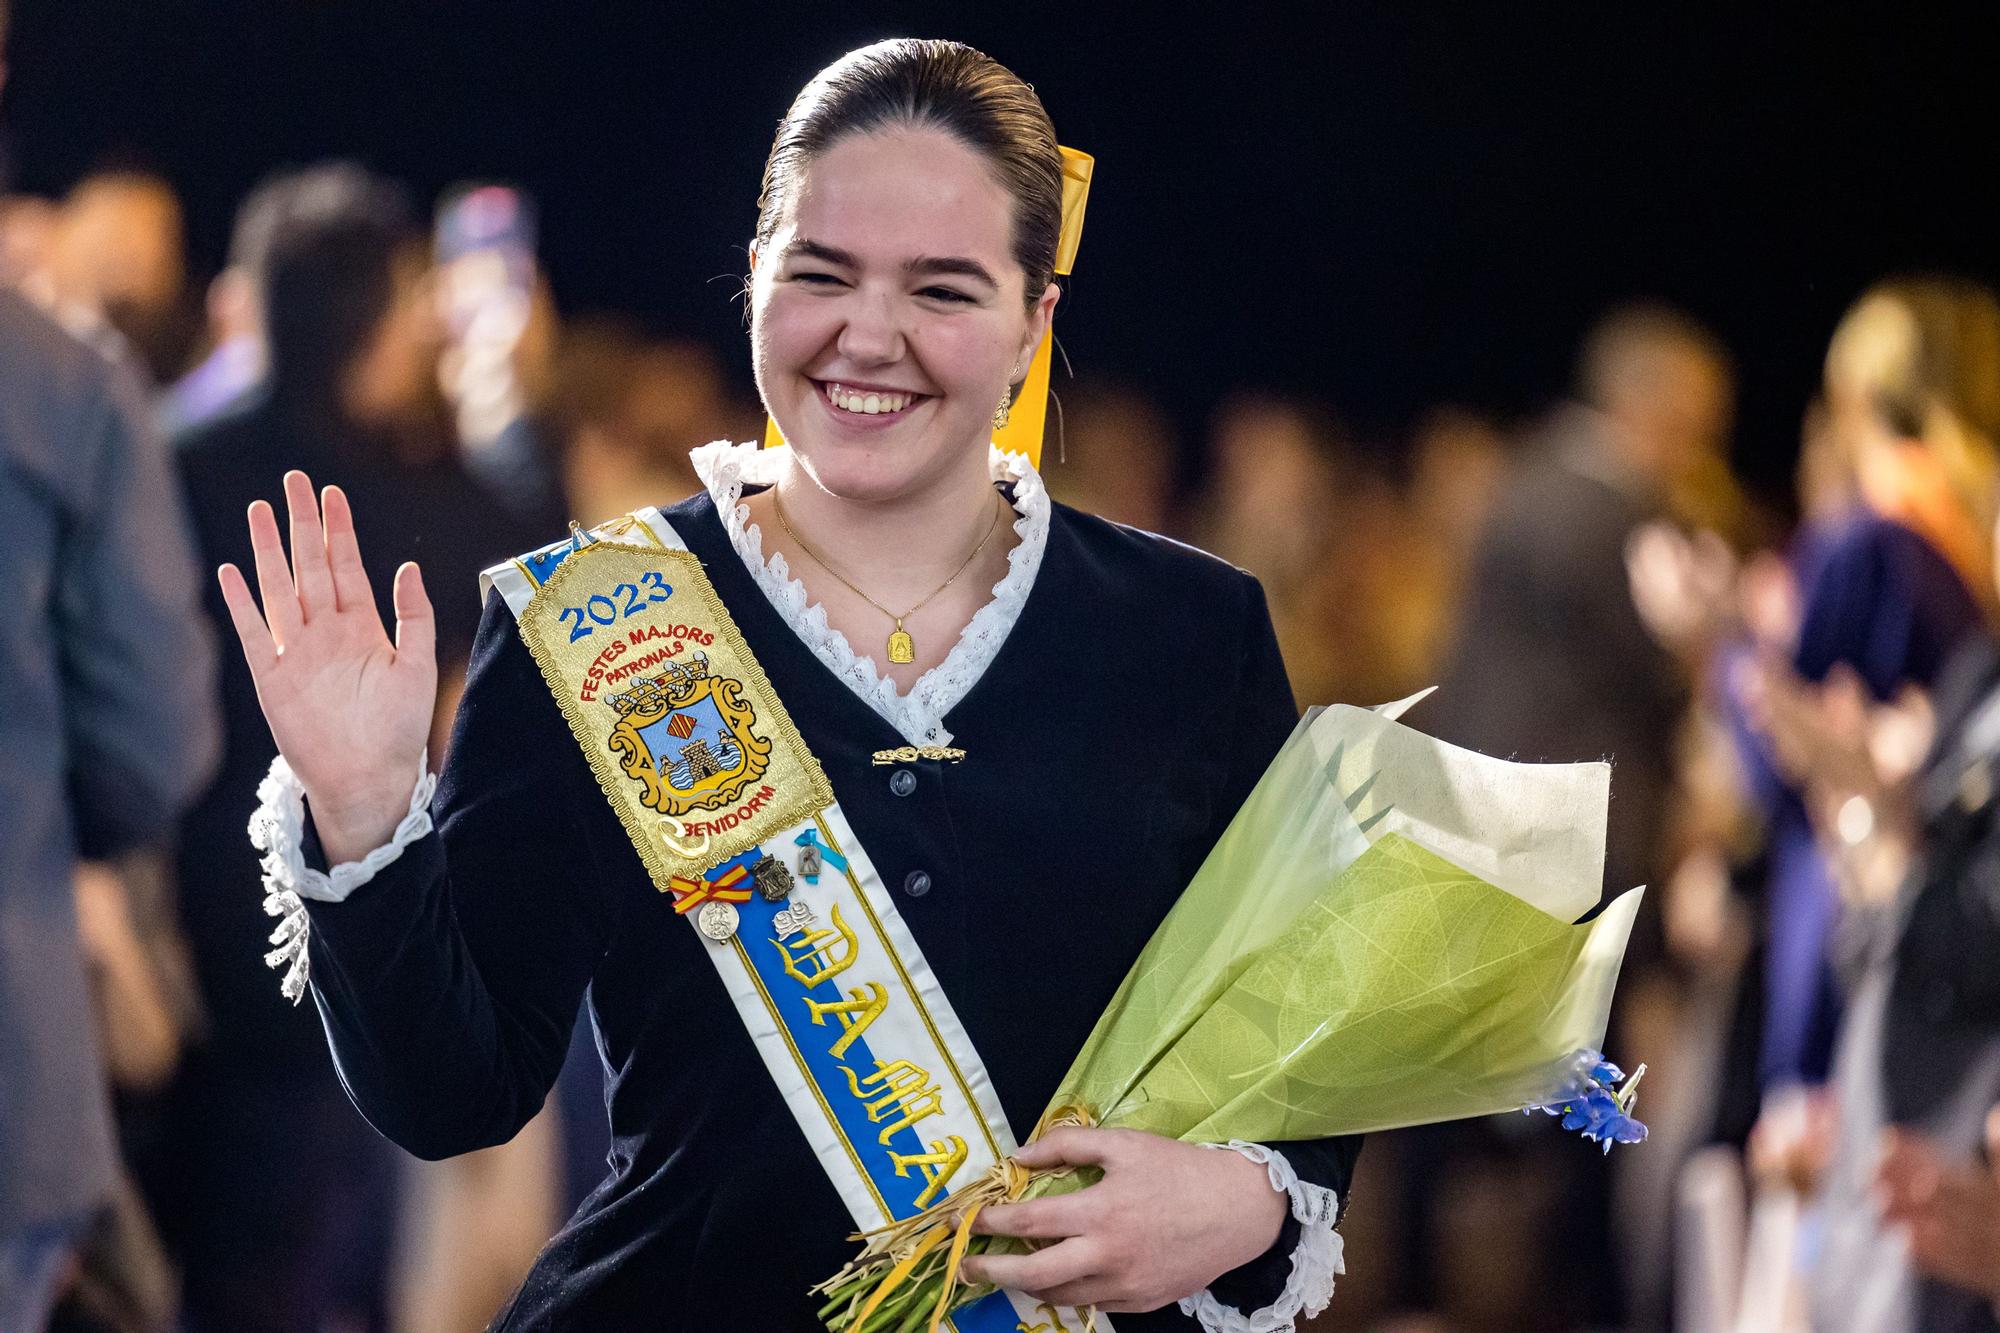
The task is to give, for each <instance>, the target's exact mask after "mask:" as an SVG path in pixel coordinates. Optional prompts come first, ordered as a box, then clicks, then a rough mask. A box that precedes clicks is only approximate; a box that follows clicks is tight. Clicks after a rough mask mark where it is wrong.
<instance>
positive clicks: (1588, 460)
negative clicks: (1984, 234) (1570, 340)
mask: <svg viewBox="0 0 2000 1333" xmlns="http://www.w3.org/2000/svg"><path fill="white" fill-rule="evenodd" d="M1733 410H1734V392H1733V384H1732V374H1731V370H1730V363H1729V358H1728V355H1727V353H1726V352H1725V350H1724V349H1723V348H1722V346H1721V344H1720V343H1719V342H1718V341H1717V340H1716V338H1715V337H1714V335H1713V334H1711V333H1710V332H1709V331H1708V330H1706V329H1705V328H1703V327H1702V326H1701V325H1699V324H1698V323H1696V322H1695V321H1693V320H1692V319H1690V318H1689V317H1687V316H1686V315H1683V314H1681V313H1679V312H1678V311H1674V310H1669V309H1665V308H1661V307H1657V306H1633V307H1627V308H1623V309H1619V310H1615V311H1613V312H1612V313H1610V314H1609V315H1607V316H1606V317H1604V318H1603V319H1602V320H1601V321H1600V322H1599V323H1598V324H1597V325H1596V326H1595V327H1594V328H1593V329H1592V330H1591V331H1590V332H1589V334H1588V335H1587V337H1586V338H1585V340H1584V344H1583V348H1582V351H1581V354H1580V356H1579V358H1578V367H1577V377H1576V390H1575V396H1574V398H1573V399H1572V401H1570V402H1568V403H1565V404H1563V405H1561V406H1559V407H1558V408H1556V409H1555V410H1554V411H1553V412H1552V413H1550V414H1549V415H1548V417H1547V418H1546V419H1545V420H1544V421H1542V422H1541V423H1540V424H1539V426H1537V427H1536V428H1535V429H1533V430H1532V431H1531V432H1530V433H1529V435H1528V437H1527V439H1526V442H1525V445H1524V451H1523V453H1522V454H1521V456H1520V457H1519V458H1518V459H1517V460H1516V461H1515V463H1514V464H1513V465H1512V466H1511V467H1510V468H1509V469H1508V471H1507V473H1506V476H1505V478H1504V480H1503V481H1502V482H1501V484H1500V486H1499V489H1498V493H1497V495H1496V497H1495V498H1494V500H1493V503H1492V508H1491V511H1490V512H1489V514H1488V516H1487V519H1486V522H1485V525H1484V527H1483V529H1482V531H1481V533H1480V536H1479V539H1478V542H1477V545H1476V547H1475V550H1474V553H1473V556H1472V562H1471V567H1470V570H1469V572H1468V574H1467V575H1466V581H1465V585H1464V586H1465V590H1466V604H1465V609H1464V612H1463V613H1462V615H1461V616H1460V617H1459V618H1458V621H1457V627H1456V628H1457V632H1456V636H1455V642H1454V644H1453V646H1452V647H1451V649H1450V650H1449V652H1448V654H1447V661H1446V665H1445V668H1444V670H1443V673H1442V677H1441V684H1442V688H1441V689H1440V690H1439V692H1438V695H1437V698H1436V699H1435V700H1433V701H1430V702H1427V703H1426V704H1425V705H1424V708H1425V710H1426V713H1427V717H1426V724H1427V725H1428V727H1429V728H1430V729H1431V730H1432V731H1434V733H1435V734H1436V735H1438V736H1439V737H1441V738H1443V739H1445V740H1449V741H1451V742H1453V743H1455V744H1459V745H1464V746H1467V747H1468V748H1471V749H1474V750H1479V751H1481V752H1484V753H1487V754H1493V755H1498V756H1503V757H1509V758H1514V759H1521V760H1535V761H1576V760H1597V759H1609V760H1610V761H1611V762H1612V764H1613V771H1612V801H1611V810H1610V821H1609V827H1608V829H1607V831H1606V841H1605V880H1606V883H1607V886H1608V887H1610V888H1611V889H1612V891H1614V892H1618V891H1623V890H1625V889H1627V888H1630V887H1632V886H1634V885H1638V884H1648V883H1656V882H1658V881H1659V880H1660V878H1661V877H1662V872H1663V871H1664V870H1665V869H1666V860H1665V852H1666V847H1665V834H1666V831H1667V826H1668V813H1669V811H1670V809H1671V807H1672V803H1673V801H1674V799H1675V770H1676V758H1675V746H1676V738H1677V735H1678V733H1679V729H1680V726H1681V724H1682V720H1683V717H1684V715H1685V712H1686V709H1687V705H1688V702H1689V698H1690V682H1691V677H1692V675H1693V672H1694V670H1695V669H1696V667H1695V660H1694V659H1695V658H1697V657H1698V655H1699V645H1698V644H1695V643H1686V644H1683V643H1668V642H1663V641H1662V640H1661V639H1660V638H1659V637H1658V636H1656V634H1655V633H1654V631H1653V629H1652V628H1651V627H1650V626H1649V625H1648V623H1647V621H1646V619H1645V618H1644V617H1643V615H1642V614H1641V610H1640V608H1639V606H1638V604H1637V603H1636V602H1635V599H1634V588H1633V581H1632V578H1631V575H1630V572H1629V569H1628V563H1627V548H1628V545H1629V544H1630V543H1631V541H1632V539H1633V538H1634V536H1635V535H1636V534H1638V533H1640V532H1641V531H1642V530H1643V529H1644V528H1645V527H1646V525H1648V524H1649V523H1653V522H1656V521H1660V520H1663V519H1668V518H1671V517H1674V516H1676V515H1677V514H1679V513H1682V512H1688V511H1689V510H1691V509H1694V508H1696V506H1694V505H1692V504H1691V503H1690V501H1689V499H1688V497H1689V496H1690V495H1691V494H1701V493H1702V492H1703V489H1704V488H1703V485H1702V483H1703V480H1704V479H1710V480H1709V482H1708V484H1709V485H1711V486H1712V485H1713V482H1712V478H1713V475H1714V466H1715V464H1716V462H1717V460H1720V459H1722V458H1725V457H1726V453H1727V450H1726V446H1727V440H1728V434H1729V430H1730V424H1731V420H1732V416H1733ZM1658 912H1659V908H1658V902H1657V895H1649V897H1648V900H1647V907H1646V909H1645V910H1643V911H1642V913H1641V916H1640V920H1639V923H1638V925H1637V926H1636V927H1635V930H1634V933H1633V938H1632V942H1631V946H1630V948H1629V949H1628V952H1627V954H1626V964H1625V972H1626V975H1627V977H1628V978H1629V981H1628V984H1627V987H1626V996H1625V1000H1624V1002H1623V1003H1621V1005H1620V1006H1619V1011H1618V1013H1617V1015H1616V1016H1615V1019H1614V1021H1616V1022H1618V1023H1619V1024H1620V1025H1621V1026H1623V1027H1626V1028H1628V1029H1630V1035H1628V1036H1627V1037H1625V1038H1623V1039H1622V1041H1623V1042H1624V1043H1625V1044H1628V1045H1632V1046H1634V1047H1635V1048H1639V1049H1649V1050H1650V1049H1652V1048H1651V1047H1649V1046H1647V1044H1646V1043H1647V1041H1648V1040H1649V1039H1650V1038H1651V1036H1652V1035H1653V1034H1654V1033H1655V1032H1660V1031H1666V1030H1669V1029H1670V1028H1671V1025H1672V1021H1673V1015H1674V1007H1673V1006H1674V995H1673V990H1672V988H1671V986H1669V985H1666V984H1665V983H1664V981H1663V978H1662V977H1661V975H1660V965H1661V963H1662V961H1663V959H1662V953H1663V950H1662V944H1661V939H1660V922H1659V916H1658ZM1642 1033H1643V1035H1642ZM1669 1072H1670V1071H1669ZM1662 1077H1663V1074H1661V1073H1659V1072H1656V1073H1654V1074H1653V1075H1652V1076H1650V1077H1649V1080H1648V1082H1649V1084H1651V1083H1652V1082H1653V1080H1655V1079H1660V1078H1662ZM1509 1128H1510V1127H1509V1126H1507V1125H1501V1124H1474V1125H1468V1126H1464V1127H1444V1128H1439V1129H1435V1130H1424V1131H1418V1132H1417V1133H1416V1134H1415V1135H1414V1136H1413V1138H1412V1142H1411V1144H1410V1145H1409V1146H1408V1148H1407V1150H1406V1161H1408V1163H1409V1167H1408V1174H1407V1176H1406V1180H1405V1185H1404V1188H1405V1192H1406V1202H1405V1212H1406V1220H1405V1225H1406V1228H1407V1234H1408V1237H1409V1240H1408V1252H1409V1253H1411V1254H1412V1255H1413V1256H1416V1263H1415V1267H1414V1270H1413V1273H1412V1275H1411V1282H1410V1286H1409V1289H1408V1299H1409V1300H1411V1301H1412V1303H1415V1304H1419V1305H1423V1304H1428V1303H1431V1302H1432V1301H1434V1300H1436V1299H1437V1298H1438V1295H1439V1294H1440V1293H1443V1294H1449V1293H1451V1292H1454V1291H1457V1292H1464V1291H1466V1290H1470V1289H1471V1288H1472V1287H1475V1286H1483V1285H1486V1284H1484V1283H1474V1282H1469V1281H1468V1280H1467V1279H1466V1278H1465V1277H1463V1276H1454V1271H1455V1269H1456V1268H1459V1267H1463V1265H1464V1263H1466V1262H1469V1260H1468V1259H1467V1257H1466V1256H1464V1255H1463V1254H1461V1253H1459V1252H1457V1251H1454V1250H1452V1249H1450V1248H1448V1247H1446V1246H1444V1245H1442V1244H1441V1243H1440V1240H1441V1238H1442V1237H1444V1236H1448V1235H1450V1234H1452V1233H1453V1231H1454V1229H1455V1228H1454V1223H1453V1222H1452V1220H1451V1218H1450V1216H1449V1210H1450V1205H1451V1203H1452V1200H1453V1197H1454V1196H1453V1195H1449V1194H1447V1193H1445V1192H1443V1190H1442V1187H1441V1185H1440V1184H1439V1182H1442V1181H1444V1180H1446V1179H1447V1178H1449V1177H1452V1176H1455V1175H1458V1174H1460V1173H1464V1174H1466V1175H1467V1177H1468V1178H1477V1177H1478V1176H1479V1174H1480V1173H1481V1172H1488V1173H1491V1172H1494V1171H1498V1172H1500V1173H1501V1175H1502V1176H1503V1177H1504V1176H1507V1175H1510V1174H1511V1175H1516V1176H1518V1175H1520V1174H1523V1173H1525V1174H1529V1175H1534V1176H1540V1177H1547V1178H1548V1179H1549V1180H1551V1181H1561V1182H1563V1183H1562V1184H1561V1185H1560V1186H1559V1187H1558V1188H1555V1189H1554V1190H1553V1191H1552V1192H1549V1193H1547V1194H1541V1193H1538V1192H1537V1191H1534V1190H1522V1191H1507V1190H1499V1191H1496V1192H1494V1193H1493V1194H1492V1195H1491V1197H1492V1198H1493V1199H1499V1200H1502V1201H1503V1203H1502V1204H1501V1205H1497V1206H1502V1207H1504V1208H1505V1209H1507V1210H1508V1214H1507V1215H1509V1216H1511V1219H1512V1222H1513V1227H1512V1228H1509V1227H1506V1226H1503V1227H1502V1229H1503V1230H1512V1229H1515V1228H1518V1229H1519V1230H1520V1231H1522V1232H1524V1233H1526V1234H1529V1235H1540V1236H1553V1235H1556V1234H1558V1230H1557V1229H1556V1228H1555V1227H1554V1226H1553V1225H1552V1223H1553V1211H1552V1210H1554V1209H1557V1208H1560V1210H1561V1211H1562V1213H1563V1215H1564V1216H1565V1217H1566V1218H1567V1219H1569V1224H1568V1225H1566V1226H1565V1227H1563V1228H1562V1229H1561V1232H1560V1234H1563V1235H1564V1237H1565V1240H1564V1242H1563V1251H1562V1254H1561V1256H1560V1257H1559V1256H1558V1255H1557V1254H1556V1253H1555V1252H1554V1251H1553V1250H1552V1249H1551V1247H1550V1246H1549V1245H1547V1244H1538V1245H1534V1246H1531V1247H1529V1248H1530V1249H1531V1251H1532V1254H1531V1255H1530V1260H1531V1261H1530V1262H1527V1263H1526V1264H1525V1266H1523V1265H1514V1266H1511V1267H1510V1270H1509V1272H1510V1275H1511V1276H1510V1280H1509V1282H1508V1290H1509V1291H1510V1292H1511V1296H1510V1298H1509V1301H1510V1302H1511V1303H1508V1302H1503V1303H1501V1304H1502V1305H1503V1306H1504V1307H1505V1308H1507V1309H1511V1310H1512V1312H1513V1313H1512V1314H1511V1316H1507V1317H1510V1318H1512V1319H1514V1320H1516V1321H1519V1322H1523V1323H1529V1322H1536V1321H1540V1322H1541V1323H1542V1324H1543V1325H1544V1326H1548V1327H1558V1326H1563V1325H1564V1324H1565V1322H1566V1321H1567V1322H1569V1323H1578V1322H1598V1323H1603V1322H1610V1321H1614V1320H1617V1319H1619V1318H1622V1317H1624V1316H1625V1315H1626V1313H1627V1310H1626V1308H1625V1307H1626V1305H1627V1302H1628V1297H1629V1296H1630V1295H1631V1294H1632V1293H1630V1292H1629V1291H1628V1290H1627V1289H1625V1288H1624V1287H1623V1286H1622V1283H1623V1281H1624V1280H1625V1279H1626V1277H1627V1275H1626V1274H1625V1273H1624V1272H1623V1271H1621V1265H1620V1263H1619V1262H1617V1261H1615V1260H1614V1254H1615V1253H1616V1246H1615V1244H1614V1241H1613V1240H1612V1237H1611V1234H1610V1229H1611V1224H1612V1204H1611V1182H1610V1178H1609V1174H1608V1171H1607V1168H1606V1167H1605V1165H1604V1164H1603V1163H1601V1162H1599V1161H1596V1160H1586V1159H1585V1158H1583V1157H1581V1156H1578V1155H1575V1154H1564V1153H1561V1152H1560V1146H1553V1147H1551V1146H1545V1145H1542V1144H1539V1143H1525V1144H1524V1143H1521V1142H1517V1141H1516V1140H1515V1138H1514V1136H1512V1135H1510V1134H1509V1133H1508V1132H1507V1131H1508V1129H1509ZM1624 1169H1630V1168H1624ZM1458 1192H1459V1193H1460V1194H1462V1193H1463V1190H1460V1191H1458ZM1538 1207H1539V1211H1538ZM1491 1220H1492V1219H1489V1222H1490V1221H1491ZM1558 1265H1561V1266H1575V1267H1577V1268H1580V1269H1581V1271H1582V1272H1584V1273H1586V1274H1589V1275H1590V1277H1589V1278H1587V1279H1586V1281H1585V1282H1584V1283H1582V1284H1580V1285H1578V1286H1576V1287H1573V1288H1571V1289H1568V1290H1566V1291H1565V1292H1564V1294H1563V1299H1562V1300H1561V1301H1560V1302H1557V1303H1556V1304H1555V1305H1554V1306H1553V1307H1545V1306H1543V1305H1542V1304H1541V1302H1542V1301H1543V1300H1544V1297H1543V1296H1542V1295H1541V1292H1540V1288H1541V1286H1542V1284H1543V1282H1544V1281H1546V1280H1552V1276H1553V1274H1554V1272H1555V1271H1556V1270H1557V1267H1558ZM1481 1271H1484V1270H1481ZM1538 1275H1540V1276H1538ZM1639 1300H1640V1304H1644V1303H1645V1301H1646V1297H1645V1295H1644V1293H1640V1296H1639ZM1484 1304H1485V1305H1486V1306H1487V1307H1493V1306H1494V1305H1495V1299H1494V1297H1493V1295H1492V1294H1491V1293H1490V1292H1489V1294H1488V1296H1487V1297H1486V1298H1485V1301H1484ZM1489 1313H1491V1310H1490V1309H1489ZM1634 1313H1636V1311H1634ZM1503 1322H1504V1320H1503Z"/></svg>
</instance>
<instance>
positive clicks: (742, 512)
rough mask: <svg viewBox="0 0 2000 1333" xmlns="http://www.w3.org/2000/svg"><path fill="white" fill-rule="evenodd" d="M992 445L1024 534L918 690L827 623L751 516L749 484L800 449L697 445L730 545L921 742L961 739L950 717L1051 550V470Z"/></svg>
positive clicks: (842, 673)
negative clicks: (878, 666)
mask: <svg viewBox="0 0 2000 1333" xmlns="http://www.w3.org/2000/svg"><path fill="white" fill-rule="evenodd" d="M989 450H990V453H989V457H988V466H989V468H990V470H991V473H992V476H993V480H994V481H995V482H996V483H1010V484H1011V485H1012V486H1013V490H1014V508H1015V509H1016V510H1017V511H1018V512H1019V513H1020V515H1021V517H1020V518H1019V519H1017V520H1015V523H1014V531H1015V532H1016V533H1017V534H1018V535H1019V536H1020V538H1021V540H1020V541H1019V542H1018V543H1017V544H1016V545H1015V547H1014V549H1013V550H1012V551H1010V552H1008V553H1007V575H1006V577H1005V578H1003V579H1001V580H1000V581H999V582H998V583H996V584H994V585H993V600H992V601H990V602H988V603H987V604H986V605H985V606H982V607H980V608H979V611H978V613H977V614H975V615H974V616H973V617H972V619H971V621H970V622H969V623H967V625H966V627H965V630H964V632H963V633H961V634H960V635H959V637H958V642H957V643H956V644H954V645H952V650H951V652H950V654H949V655H947V656H946V657H945V659H944V661H942V662H940V663H938V664H937V665H936V666H935V667H932V668H931V669H930V670H929V671H926V672H925V673H924V674H923V675H921V676H919V677H918V678H917V683H916V684H915V685H913V686H911V687H910V692H909V693H908V694H902V693H899V692H898V691H897V689H896V682H895V681H893V680H890V679H888V678H886V677H884V676H882V675H880V674H878V673H877V672H876V670H875V664H874V662H872V661H871V660H869V659H868V658H866V657H862V656H860V655H859V654H857V653H856V652H855V651H854V648H853V646H852V645H850V644H849V643H848V642H847V636H846V635H844V634H842V633H841V632H840V631H839V630H837V629H835V628H834V627H833V626H832V625H830V624H828V623H827V619H826V611H825V610H824V608H822V607H821V606H820V605H819V604H818V603H817V602H814V603H810V604H808V602H807V601H806V588H805V585H804V584H803V583H801V582H799V581H798V580H797V579H795V578H793V577H792V576H791V571H790V570H789V569H788V568H787V567H786V564H785V557H784V555H783V554H782V553H779V552H773V553H772V555H771V558H770V559H769V560H766V559H765V558H764V536H763V534H762V533H761V532H759V531H758V529H757V525H756V524H755V523H752V522H751V521H750V509H749V507H748V506H747V505H745V504H744V503H743V488H744V486H745V485H750V486H768V485H771V484H772V483H774V482H776V481H777V480H778V478H779V476H780V475H782V474H783V472H784V470H785V468H786V467H787V466H789V459H790V451H789V450H786V449H759V448H758V447H757V446H756V445H754V444H732V443H731V442H730V441H728V440H717V441H715V442H714V443H713V444H704V445H702V446H701V447H700V448H699V449H696V450H695V451H694V453H693V459H694V469H695V473H696V475H697V476H699V477H700V478H701V480H702V482H703V484H705V485H706V486H707V487H708V493H709V495H710V496H711V497H713V499H714V500H715V510H716V512H717V513H718V514H720V515H721V516H722V526H723V527H724V528H725V529H727V530H728V532H729V540H730V543H731V544H732V545H734V546H735V547H736V553H737V554H738V555H739V556H741V557H742V558H743V563H744V565H746V566H747V567H748V568H749V570H750V574H751V577H753V578H754V579H755V580H756V581H757V586H758V587H759V588H760V589H762V590H763V593H764V596H765V597H766V598H768V599H770V603H771V605H772V606H773V607H774V608H776V610H777V612H778V615H779V616H780V617H782V618H783V619H784V622H785V623H786V624H787V625H789V626H791V629H792V632H793V633H794V634H796V635H798V636H799V638H800V639H801V640H802V641H803V642H804V643H805V645H806V647H808V648H810V649H811V650H812V652H813V656H815V657H817V658H819V660H820V661H821V662H823V663H825V664H826V668H827V670H829V671H831V672H832V673H833V674H834V675H835V676H836V677H838V678H839V679H840V682H841V683H842V684H843V685H845V686H847V688H849V689H850V690H853V691H854V693H855V694H857V695H859V696H860V697H861V700H862V701H863V702H864V703H866V704H867V705H868V706H869V707H870V708H873V709H874V710H875V711H876V712H877V713H879V714H881V715H882V717H883V718H884V719H885V720H886V721H887V722H888V723H889V725H890V726H892V727H894V728H895V729H896V730H897V732H898V733H900V734H901V735H902V737H903V739H904V740H905V741H908V742H909V743H910V744H912V745H949V744H951V733H950V732H949V731H947V730H946V729H945V725H944V715H945V714H946V713H949V712H950V711H951V710H952V709H953V708H955V707H957V705H958V702H959V700H961V699H963V698H965V696H966V694H967V693H969V692H970V691H971V689H972V687H973V686H974V685H975V684H977V683H978V682H979V678H980V677H981V676H983V675H985V674H986V668H987V667H989V666H991V665H992V664H993V658H994V656H995V655H996V654H997V653H998V652H999V651H1000V645H1001V644H1003V643H1005V642H1006V641H1007V635H1008V634H1009V633H1010V632H1011V631H1012V630H1013V628H1014V622H1015V621H1016V620H1018V619H1020V616H1021V607H1022V605H1023V604H1024V603H1026V601H1027V600H1028V593H1029V590H1030V589H1032V588H1033V587H1034V586H1035V575H1036V573H1037V572H1039V571H1040V569H1041V567H1042V553H1043V552H1044V551H1045V550H1046V549H1047V548H1048V544H1049V493H1048V491H1047V490H1046V489H1045V488H1044V487H1043V485H1042V478H1041V474H1040V473H1038V472H1036V471H1035V469H1034V465H1033V464H1031V463H1029V462H1028V459H1027V456H1026V455H1024V454H1009V453H1002V452H1001V451H1000V449H999V448H998V446H989Z"/></svg>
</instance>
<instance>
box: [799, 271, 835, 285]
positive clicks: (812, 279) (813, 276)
mask: <svg viewBox="0 0 2000 1333" xmlns="http://www.w3.org/2000/svg"><path fill="white" fill-rule="evenodd" d="M792 281H793V282H803V283H806V284H807V285H809V286H816V287H825V286H836V287H837V286H839V285H840V279H839V278H836V277H834V276H833V274H831V273H794V274H792Z"/></svg>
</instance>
